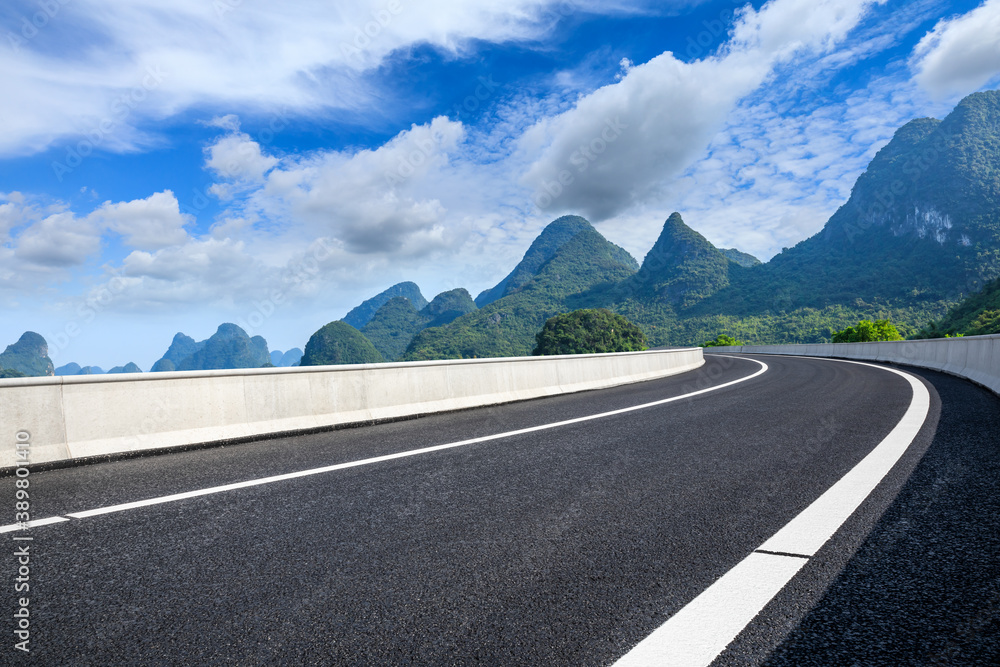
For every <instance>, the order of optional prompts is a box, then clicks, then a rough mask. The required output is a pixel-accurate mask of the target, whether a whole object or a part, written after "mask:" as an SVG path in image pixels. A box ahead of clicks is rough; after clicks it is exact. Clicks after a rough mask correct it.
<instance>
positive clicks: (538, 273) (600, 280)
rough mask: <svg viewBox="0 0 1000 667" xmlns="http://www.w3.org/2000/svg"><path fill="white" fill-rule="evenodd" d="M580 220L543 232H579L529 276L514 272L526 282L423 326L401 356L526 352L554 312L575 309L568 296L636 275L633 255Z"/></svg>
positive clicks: (555, 224)
mask: <svg viewBox="0 0 1000 667" xmlns="http://www.w3.org/2000/svg"><path fill="white" fill-rule="evenodd" d="M580 220H582V218H576V217H566V218H560V219H559V220H556V221H554V222H552V223H551V224H550V225H549V226H548V227H547V228H546V231H545V232H543V233H542V236H549V238H553V237H555V236H556V235H555V234H547V232H552V231H553V230H554V231H556V232H558V231H560V229H559V228H560V227H563V226H565V227H566V228H567V229H569V230H570V231H574V232H575V233H574V235H573V236H572V238H571V239H570V240H568V241H565V242H564V243H563V244H562V245H561V246H559V248H558V249H557V250H556V251H555V253H554V254H552V255H551V256H550V257H549V258H548V260H546V261H545V262H544V263H542V264H541V265H539V266H538V268H537V269H536V270H535V273H534V274H533V276H532V277H531V278H530V279H526V278H523V275H524V274H523V273H520V272H516V273H518V275H519V276H522V277H520V278H518V280H519V281H521V280H523V281H524V282H518V285H519V286H518V287H517V288H516V290H514V291H512V292H510V293H509V294H507V295H506V296H504V297H502V298H500V299H498V300H496V301H494V302H492V303H488V304H487V305H486V306H484V307H482V308H480V309H479V310H476V311H474V312H471V313H468V314H467V315H463V316H462V317H459V318H458V319H456V320H455V321H454V322H452V323H450V324H448V325H445V326H441V327H431V328H428V329H424V330H423V331H421V332H420V333H418V334H417V335H416V336H414V338H413V341H412V342H411V343H410V345H409V347H408V348H407V350H406V353H405V355H404V356H403V358H404V359H406V360H414V361H415V360H421V359H463V358H464V359H472V358H477V357H478V358H483V357H511V356H527V355H529V354H531V351H532V349H533V348H534V347H535V334H536V333H537V332H538V331H539V329H541V328H542V326H543V325H544V324H545V322H546V321H547V320H548V319H549V318H550V317H553V316H555V315H558V314H560V313H565V312H567V311H570V310H576V309H577V307H576V306H572V305H570V304H569V300H570V297H573V296H574V295H579V294H581V293H585V292H589V291H591V290H597V291H598V292H599V291H600V290H601V289H602V288H604V287H607V286H610V285H615V284H617V283H620V282H621V281H622V280H624V279H625V278H628V277H629V276H631V275H633V274H634V273H635V270H636V268H637V267H636V262H635V260H634V259H633V258H632V256H631V255H629V254H628V253H627V252H626V251H624V250H623V249H621V248H619V247H618V246H616V245H614V244H613V243H610V242H608V241H607V240H606V239H605V238H604V237H603V236H601V235H600V234H599V233H598V232H597V230H595V229H594V228H593V227H591V226H590V224H589V223H587V225H586V226H585V227H583V226H581V225H580ZM533 247H534V244H533ZM529 252H530V251H529ZM526 257H527V254H526ZM512 275H513V274H512ZM508 286H509V284H508Z"/></svg>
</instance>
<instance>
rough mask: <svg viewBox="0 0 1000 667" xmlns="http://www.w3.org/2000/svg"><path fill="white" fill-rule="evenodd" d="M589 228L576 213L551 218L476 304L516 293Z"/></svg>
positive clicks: (483, 303) (477, 298) (480, 296)
mask: <svg viewBox="0 0 1000 667" xmlns="http://www.w3.org/2000/svg"><path fill="white" fill-rule="evenodd" d="M588 229H593V227H592V226H591V225H590V223H589V222H587V220H586V219H584V218H581V217H580V216H578V215H564V216H563V217H561V218H557V219H556V220H553V221H552V222H551V223H550V224H549V225H547V226H546V227H545V229H544V230H542V233H541V234H539V235H538V238H536V239H535V240H534V241H533V242H532V244H531V246H530V247H529V248H528V251H527V252H525V253H524V257H523V258H522V259H521V261H520V262H518V264H517V266H515V267H514V270H513V271H511V272H510V274H509V275H508V276H507V277H506V278H504V279H503V280H501V281H500V282H499V283H498V284H497V285H496V286H495V287H493V288H492V289H488V290H484V291H483V292H481V293H480V294H479V296H477V297H476V305H477V306H479V307H480V308H482V307H483V306H486V305H488V304H491V303H493V302H494V301H497V300H499V299H502V298H503V297H505V296H509V295H511V294H514V293H516V292H518V291H519V290H520V289H522V288H523V287H524V286H525V285H527V284H528V283H529V282H531V281H532V280H533V279H534V278H535V276H537V275H538V273H539V271H541V270H542V267H543V266H545V263H546V262H548V261H549V260H551V259H552V258H553V257H555V255H556V253H557V252H559V250H560V249H561V248H562V247H563V246H564V245H566V244H567V243H569V242H570V241H572V240H573V238H574V237H575V236H576V235H577V234H579V233H580V232H582V231H585V230H588ZM633 261H634V260H633Z"/></svg>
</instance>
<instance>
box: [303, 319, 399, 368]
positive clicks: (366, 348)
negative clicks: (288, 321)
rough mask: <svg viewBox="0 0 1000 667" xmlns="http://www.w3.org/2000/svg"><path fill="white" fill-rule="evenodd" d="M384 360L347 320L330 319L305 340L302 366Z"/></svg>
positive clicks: (368, 362) (366, 362)
mask: <svg viewBox="0 0 1000 667" xmlns="http://www.w3.org/2000/svg"><path fill="white" fill-rule="evenodd" d="M383 361H385V359H383V358H382V355H381V354H379V352H378V350H376V349H375V346H374V345H372V344H371V341H369V340H368V339H367V338H365V337H364V335H363V334H362V333H361V332H360V331H358V330H357V329H355V328H354V327H352V326H351V325H350V324H348V323H347V322H343V321H337V322H330V323H329V324H327V325H326V326H324V327H323V328H322V329H320V330H319V331H317V332H316V333H314V334H313V335H312V337H311V338H310V339H309V342H308V343H306V351H305V353H304V354H303V355H302V361H301V362H300V365H302V366H328V365H337V364H377V363H381V362H383Z"/></svg>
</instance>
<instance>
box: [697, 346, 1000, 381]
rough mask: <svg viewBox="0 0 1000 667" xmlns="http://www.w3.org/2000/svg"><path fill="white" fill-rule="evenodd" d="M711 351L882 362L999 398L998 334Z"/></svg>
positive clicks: (729, 348)
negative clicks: (950, 378)
mask: <svg viewBox="0 0 1000 667" xmlns="http://www.w3.org/2000/svg"><path fill="white" fill-rule="evenodd" d="M707 350H708V352H709V354H711V353H712V352H719V353H725V352H727V351H728V352H748V353H749V352H756V353H759V354H793V355H800V356H804V357H833V358H837V359H856V360H859V361H862V360H864V361H884V362H888V363H894V364H904V365H907V366H917V367H920V368H931V369H934V370H938V371H943V372H945V373H949V374H951V375H958V376H959V377H964V378H967V379H969V380H972V381H973V382H975V383H977V384H981V385H982V386H984V387H986V388H987V389H990V390H991V391H993V392H994V393H995V394H998V395H1000V334H997V335H992V336H967V337H964V338H937V339H933V340H902V341H895V342H891V343H890V342H883V343H828V344H824V345H820V344H817V345H743V346H734V347H714V348H707Z"/></svg>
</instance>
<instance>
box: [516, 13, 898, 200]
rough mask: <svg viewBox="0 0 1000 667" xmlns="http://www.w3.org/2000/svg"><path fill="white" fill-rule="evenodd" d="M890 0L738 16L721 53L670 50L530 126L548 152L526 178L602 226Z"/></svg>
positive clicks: (532, 137) (530, 144)
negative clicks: (756, 96)
mask: <svg viewBox="0 0 1000 667" xmlns="http://www.w3.org/2000/svg"><path fill="white" fill-rule="evenodd" d="M879 1H884V0H875V1H874V2H873V1H872V0H823V1H822V2H815V1H813V0H772V1H771V2H769V3H767V4H766V5H764V7H762V8H761V9H760V11H757V12H755V11H753V10H752V9H750V8H749V7H748V8H745V9H744V10H742V11H741V13H740V14H739V18H738V19H737V23H736V26H735V28H734V31H733V35H732V40H731V41H730V43H729V44H728V45H727V46H726V47H724V48H723V49H722V50H721V52H720V54H719V55H716V56H712V57H709V58H706V59H703V60H699V61H695V62H692V63H685V62H682V61H680V60H678V59H677V58H675V57H674V55H673V54H672V53H669V52H668V53H664V54H662V55H660V56H657V57H656V58H654V59H652V60H650V61H649V62H647V63H644V64H642V65H637V66H634V67H632V68H630V69H629V70H628V71H627V73H626V74H625V75H624V76H623V77H622V79H621V80H620V81H619V82H617V83H614V84H611V85H607V86H604V87H603V88H600V89H598V90H596V91H594V92H593V93H591V94H589V95H586V96H585V97H583V98H582V99H580V100H579V102H577V104H576V105H575V106H574V107H573V108H572V109H570V110H569V111H566V112H564V113H562V114H560V115H559V116H557V117H555V118H552V119H546V120H543V121H541V122H540V123H538V124H537V125H536V126H535V127H533V128H532V129H531V130H529V131H528V132H527V133H526V135H525V137H524V139H523V140H522V149H523V150H525V151H526V152H528V153H530V152H531V151H532V150H537V149H539V148H540V149H541V154H540V156H539V157H538V158H537V159H536V160H535V161H534V162H533V164H531V167H530V169H529V170H528V171H527V173H526V175H525V177H524V179H523V182H524V183H525V184H528V185H530V186H532V187H533V188H534V189H535V201H536V203H537V204H538V205H539V207H540V208H542V209H550V210H553V211H557V210H558V211H568V210H572V211H581V212H583V213H584V214H585V215H587V216H589V217H591V218H593V219H595V220H603V219H607V218H609V217H611V216H614V215H616V214H620V213H622V212H623V211H625V210H627V209H628V208H629V207H631V206H634V205H636V204H638V203H640V202H643V201H647V200H648V199H649V198H650V197H651V196H654V195H655V192H656V191H657V190H659V189H661V188H662V186H663V184H664V183H665V182H667V181H668V180H669V179H670V178H671V177H674V176H676V175H677V174H679V173H680V172H682V171H683V170H684V169H685V168H687V167H688V166H689V165H690V164H691V163H692V162H693V161H694V160H695V158H696V157H698V155H699V154H700V153H701V152H702V151H703V150H704V148H705V146H706V145H707V144H708V143H709V141H710V140H711V138H712V136H713V135H714V134H715V133H716V132H718V130H719V129H720V128H721V127H722V125H723V124H724V122H725V120H726V118H727V116H728V115H729V113H730V112H731V110H732V109H733V108H734V106H735V105H736V103H737V102H738V101H739V100H740V99H742V98H743V97H744V96H746V95H748V94H749V93H751V92H752V91H754V90H756V89H757V88H758V87H759V86H760V85H761V84H762V83H763V82H764V81H765V79H766V78H767V77H768V75H769V74H770V73H771V71H772V68H773V67H774V66H775V65H776V64H778V63H780V62H783V61H786V60H788V59H789V58H791V57H792V56H793V55H795V54H798V53H800V52H801V51H803V50H806V51H810V52H813V53H823V52H826V51H828V50H829V49H831V48H832V47H833V46H834V45H835V44H836V43H837V42H838V41H839V40H842V39H843V38H844V37H845V35H846V34H847V33H848V32H849V31H850V30H851V29H852V28H853V27H854V26H856V25H857V24H858V22H859V21H860V20H861V18H862V16H863V15H864V13H865V11H866V9H867V8H869V7H870V6H872V5H873V4H877V3H878V2H879Z"/></svg>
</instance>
